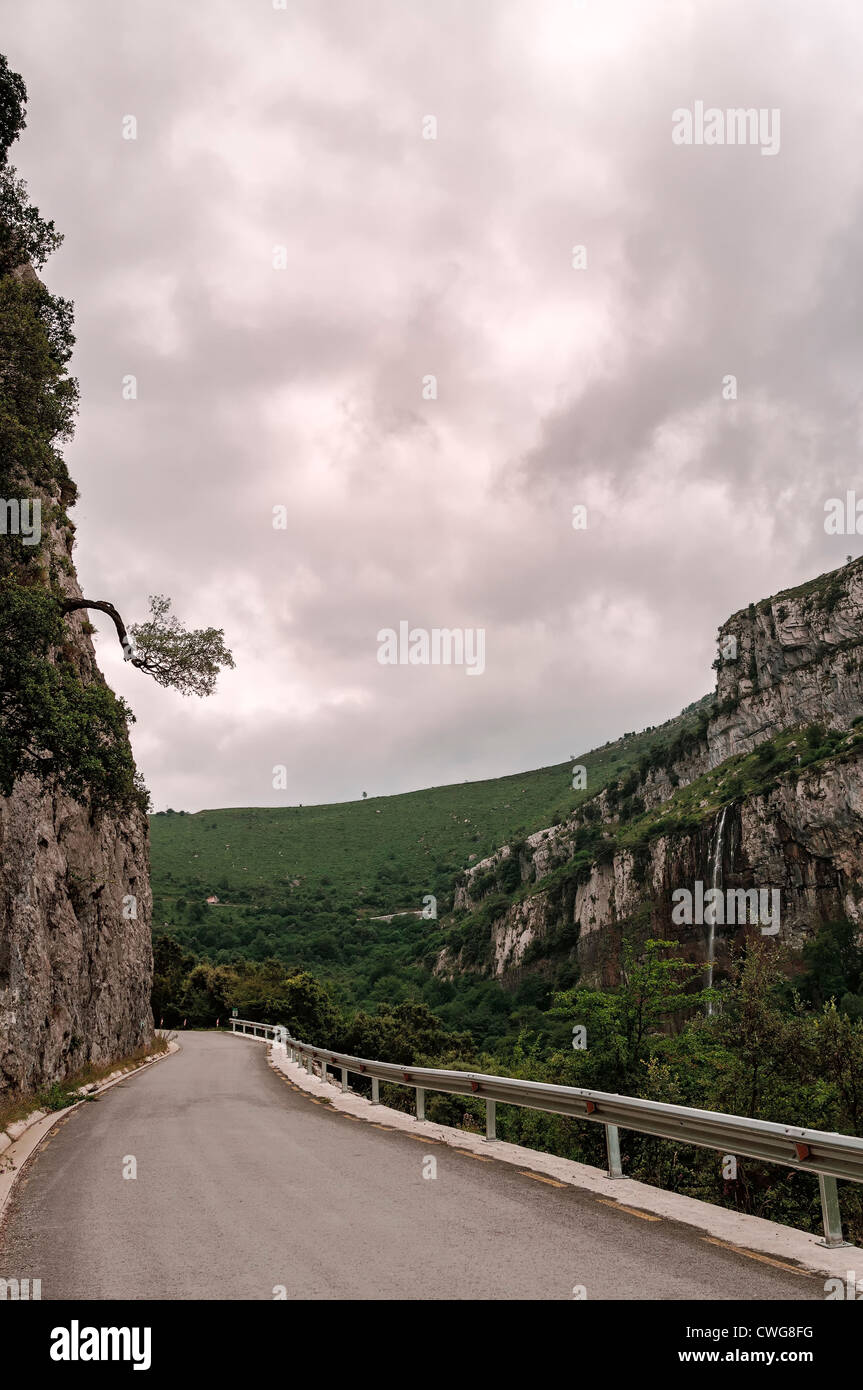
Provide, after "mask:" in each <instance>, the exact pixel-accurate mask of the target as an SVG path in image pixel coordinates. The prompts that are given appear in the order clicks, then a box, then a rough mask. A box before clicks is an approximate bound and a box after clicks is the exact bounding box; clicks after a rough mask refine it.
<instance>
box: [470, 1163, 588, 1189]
mask: <svg viewBox="0 0 863 1390" xmlns="http://www.w3.org/2000/svg"><path fill="white" fill-rule="evenodd" d="M485 1161H486V1163H490V1162H491V1159H490V1158H487V1159H486V1160H485ZM519 1172H520V1173H521V1176H522V1177H523V1178H535V1179H536V1181H537V1182H545V1183H548V1185H549V1187H569V1183H566V1182H557V1181H555V1179H554V1178H547V1177H546V1176H545V1175H544V1174H543V1173H531V1172H530V1170H529V1169H528V1168H520V1169H519Z"/></svg>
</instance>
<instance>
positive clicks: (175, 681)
mask: <svg viewBox="0 0 863 1390" xmlns="http://www.w3.org/2000/svg"><path fill="white" fill-rule="evenodd" d="M60 608H61V611H62V612H63V613H75V612H78V611H80V610H81V609H88V608H93V609H97V610H98V611H99V612H100V613H107V615H108V617H109V618H110V619H111V621H112V622H113V624H114V626H115V628H116V629H117V636H118V638H119V639H120V646H121V647H122V648H123V659H124V660H125V661H131V663H132V665H133V666H137V668H138V669H139V670H140V671H146V673H147V675H148V676H152V677H153V679H154V680H155V681H157V682H158V684H159V685H164V686H169V687H171V688H173V689H175V690H179V691H180V693H181V694H183V695H187V694H194V695H210V694H212V692H213V689H214V687H215V684H216V677H217V676H218V674H219V671H220V669H221V668H222V667H223V666H231V667H232V666H233V665H234V658H233V656H232V655H231V653H230V652H229V651H228V649H227V647H226V646H225V644H224V642H223V640H222V638H223V637H224V632H223V631H222V629H221V628H214V627H208V628H202V629H200V630H198V631H195V632H188V631H187V630H186V629H185V628H184V627H183V626H182V624H181V623H179V622H178V621H177V619H176V618H175V617H173V615H172V614H171V612H170V609H171V600H170V599H167V598H163V597H162V596H161V595H158V594H157V595H156V596H155V597H151V598H150V619H149V621H148V622H146V623H139V624H137V625H135V626H133V628H132V637H134V639H135V642H136V643H137V647H136V646H135V644H134V643H133V641H132V637H130V636H129V634H128V632H127V631H126V625H125V623H124V622H123V619H122V618H121V617H120V614H119V613H118V612H117V610H116V608H115V607H114V605H113V603H108V602H107V601H106V600H104V599H88V598H80V599H63V600H61V602H60Z"/></svg>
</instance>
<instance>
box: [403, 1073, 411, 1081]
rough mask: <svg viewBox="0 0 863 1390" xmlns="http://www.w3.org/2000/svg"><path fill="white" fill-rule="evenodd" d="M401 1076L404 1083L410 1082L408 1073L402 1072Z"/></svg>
mask: <svg viewBox="0 0 863 1390" xmlns="http://www.w3.org/2000/svg"><path fill="white" fill-rule="evenodd" d="M402 1076H403V1077H404V1079H405V1081H410V1079H411V1078H410V1072H407V1071H403V1072H402Z"/></svg>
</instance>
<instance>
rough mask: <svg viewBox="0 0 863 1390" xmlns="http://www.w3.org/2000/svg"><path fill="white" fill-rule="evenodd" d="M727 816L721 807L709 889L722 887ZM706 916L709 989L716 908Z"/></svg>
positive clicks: (709, 1007)
mask: <svg viewBox="0 0 863 1390" xmlns="http://www.w3.org/2000/svg"><path fill="white" fill-rule="evenodd" d="M727 815H728V807H727V806H723V808H722V812H721V814H720V816H719V824H718V826H717V827H716V839H715V841H714V845H713V866H712V869H711V874H710V887H711V888H721V886H722V885H721V882H720V880H721V878H722V836H723V832H724V830H725V817H726V816H727ZM707 915H709V918H710V921H709V924H708V932H707V988H708V989H711V988H712V986H713V956H714V932H715V929H716V908H715V907H709V908H708V909H707ZM712 1013H713V1001H712V1000H711V999H708V1001H707V1014H708V1017H709V1016H710V1015H711V1014H712Z"/></svg>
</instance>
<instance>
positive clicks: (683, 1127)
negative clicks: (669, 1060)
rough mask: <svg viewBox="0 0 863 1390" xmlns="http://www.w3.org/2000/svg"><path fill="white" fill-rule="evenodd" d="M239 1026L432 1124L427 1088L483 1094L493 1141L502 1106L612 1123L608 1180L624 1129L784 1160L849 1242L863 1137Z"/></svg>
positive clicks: (862, 1174)
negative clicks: (391, 1098) (848, 1215)
mask: <svg viewBox="0 0 863 1390" xmlns="http://www.w3.org/2000/svg"><path fill="white" fill-rule="evenodd" d="M229 1021H230V1024H231V1031H232V1032H234V1033H236V1032H237V1029H238V1028H240V1029H242V1032H243V1033H244V1034H246V1035H248V1032H249V1029H251V1030H252V1036H255V1037H263V1038H267V1039H268V1038H273V1040H274V1041H276V1042H278V1043H280V1044H283V1045H284V1046H285V1047H286V1049H287V1051H288V1053H289V1055H290V1059H291V1061H292V1062H298V1063H300V1064H302V1062H303V1061H304V1062H305V1065H306V1070H307V1071H308V1072H310V1073H312V1074H314V1064H315V1063H316V1062H317V1064H318V1067H319V1070H320V1075H321V1079H322V1080H324V1081H325V1080H327V1079H328V1068H329V1067H337V1068H339V1069H340V1071H341V1084H342V1090H343V1091H346V1090H347V1089H348V1075H349V1073H352V1074H354V1075H356V1076H365V1077H368V1078H369V1079H370V1080H371V1087H372V1104H373V1105H376V1104H378V1103H379V1088H380V1082H381V1081H388V1082H391V1083H392V1084H394V1085H396V1086H410V1087H412V1088H413V1089H415V1091H416V1097H417V1102H416V1113H417V1119H420V1120H422V1119H425V1093H426V1091H443V1092H447V1093H449V1094H450V1095H457V1096H478V1097H479V1098H480V1099H482V1100H484V1101H485V1106H486V1138H487V1139H494V1138H495V1137H496V1130H495V1108H496V1106H497V1104H498V1102H500V1103H502V1104H506V1105H521V1106H524V1107H525V1108H526V1109H531V1110H544V1111H547V1112H548V1113H549V1114H553V1115H570V1116H572V1117H573V1118H574V1119H577V1120H590V1121H591V1122H593V1123H594V1124H601V1125H604V1126H605V1136H606V1150H607V1154H608V1176H609V1177H610V1178H620V1177H623V1170H622V1168H621V1163H620V1134H619V1131H620V1129H631V1130H634V1131H636V1132H637V1133H639V1134H650V1135H653V1136H655V1137H656V1138H658V1139H676V1140H678V1141H679V1142H681V1143H685V1144H693V1145H695V1146H696V1147H697V1148H704V1149H716V1150H718V1151H719V1152H720V1153H723V1154H727V1155H729V1156H731V1155H733V1156H735V1157H744V1158H757V1159H760V1160H761V1161H762V1162H765V1163H778V1164H781V1165H782V1166H783V1167H786V1168H793V1169H795V1170H797V1171H798V1172H807V1173H815V1174H816V1175H817V1177H818V1183H819V1188H820V1192H821V1211H822V1216H823V1220H824V1244H825V1245H826V1246H828V1247H829V1248H830V1249H835V1248H837V1247H838V1246H841V1245H845V1244H846V1243H847V1242H846V1241H845V1240H844V1239H843V1237H842V1219H841V1216H840V1212H839V1191H838V1188H837V1186H836V1180H837V1178H842V1179H844V1180H845V1181H847V1182H863V1139H856V1138H854V1137H853V1136H851V1135H848V1134H835V1133H833V1134H831V1133H828V1132H827V1131H825V1130H820V1129H798V1128H797V1127H796V1126H793V1125H779V1124H773V1123H771V1122H770V1121H769V1120H750V1119H748V1118H746V1117H745V1116H741V1115H725V1114H722V1113H721V1112H720V1111H717V1110H694V1109H691V1108H690V1107H688V1106H685V1105H667V1104H665V1103H664V1102H662V1101H654V1100H641V1099H639V1098H638V1097H634V1096H616V1095H612V1094H609V1093H606V1092H605V1091H588V1090H583V1089H581V1088H580V1087H578V1086H555V1085H553V1084H551V1083H549V1082H545V1081H524V1080H522V1079H521V1078H519V1077H513V1076H486V1075H485V1074H484V1073H482V1072H470V1071H444V1070H438V1069H437V1068H435V1067H413V1066H406V1067H405V1066H401V1065H399V1064H397V1063H394V1062H378V1061H374V1060H371V1059H369V1058H365V1057H350V1056H348V1055H346V1054H345V1053H341V1052H331V1051H330V1050H329V1049H328V1048H323V1047H313V1046H311V1044H309V1043H302V1042H298V1041H297V1040H296V1038H292V1037H291V1036H290V1034H289V1033H288V1031H287V1029H286V1028H285V1027H284V1026H283V1025H282V1024H271V1023H254V1022H252V1021H251V1020H249V1019H242V1018H232V1019H230V1020H229Z"/></svg>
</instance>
